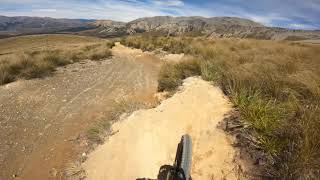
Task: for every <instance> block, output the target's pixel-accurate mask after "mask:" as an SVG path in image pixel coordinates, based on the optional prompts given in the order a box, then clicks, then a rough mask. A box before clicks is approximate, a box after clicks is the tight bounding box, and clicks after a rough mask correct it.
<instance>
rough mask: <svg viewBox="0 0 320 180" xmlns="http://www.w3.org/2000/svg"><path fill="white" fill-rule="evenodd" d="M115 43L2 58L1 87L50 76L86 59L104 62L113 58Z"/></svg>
mask: <svg viewBox="0 0 320 180" xmlns="http://www.w3.org/2000/svg"><path fill="white" fill-rule="evenodd" d="M113 45H114V43H113V42H104V43H93V44H92V43H91V44H89V45H79V46H77V47H61V48H56V49H50V50H49V49H43V50H28V51H24V52H18V53H15V54H13V55H11V56H5V57H1V56H0V85H2V84H6V83H10V82H12V81H15V80H17V79H21V78H24V79H31V78H39V77H44V76H47V75H50V74H51V73H52V72H53V71H54V70H55V68H56V67H59V66H65V65H67V64H71V63H74V62H78V61H81V60H84V59H90V60H94V61H97V60H102V59H105V58H109V57H111V56H112V53H111V50H110V48H111V47H113Z"/></svg>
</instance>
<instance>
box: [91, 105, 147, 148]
mask: <svg viewBox="0 0 320 180" xmlns="http://www.w3.org/2000/svg"><path fill="white" fill-rule="evenodd" d="M113 105H114V107H112V108H111V109H110V110H109V111H108V112H107V113H106V117H105V118H104V119H103V120H102V121H100V122H98V123H97V124H95V125H94V126H93V127H91V128H90V129H89V130H88V131H87V133H86V136H87V138H88V140H89V142H90V143H93V144H101V143H103V141H104V138H105V137H106V136H107V135H109V134H111V133H113V132H111V125H112V124H113V123H114V122H115V121H117V120H119V118H120V117H121V116H122V115H126V114H131V113H133V112H134V111H136V110H138V109H141V108H147V107H149V105H147V104H145V103H143V102H138V101H134V100H124V99H123V100H120V101H115V102H114V103H113Z"/></svg>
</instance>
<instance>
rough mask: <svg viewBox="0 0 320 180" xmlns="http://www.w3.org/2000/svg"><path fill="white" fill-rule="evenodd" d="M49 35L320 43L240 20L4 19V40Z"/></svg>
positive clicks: (304, 34) (313, 33) (315, 34)
mask: <svg viewBox="0 0 320 180" xmlns="http://www.w3.org/2000/svg"><path fill="white" fill-rule="evenodd" d="M48 33H67V34H79V35H90V36H98V37H121V36H124V35H133V34H138V33H153V34H159V35H165V36H179V35H191V36H200V35H201V36H208V37H239V38H256V39H271V40H308V39H320V31H319V30H290V29H285V28H278V27H267V26H264V25H262V24H260V23H257V22H254V21H252V20H249V19H243V18H237V17H212V18H205V17H199V16H193V17H171V16H156V17H146V18H139V19H136V20H133V21H130V22H127V23H125V22H117V21H112V20H86V19H55V18H49V17H44V18H42V17H24V16H19V17H6V16H0V38H4V37H11V36H19V35H26V34H48Z"/></svg>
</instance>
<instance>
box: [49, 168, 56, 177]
mask: <svg viewBox="0 0 320 180" xmlns="http://www.w3.org/2000/svg"><path fill="white" fill-rule="evenodd" d="M50 174H51V176H52V177H56V176H57V174H58V171H57V170H56V169H55V168H52V169H51V170H50Z"/></svg>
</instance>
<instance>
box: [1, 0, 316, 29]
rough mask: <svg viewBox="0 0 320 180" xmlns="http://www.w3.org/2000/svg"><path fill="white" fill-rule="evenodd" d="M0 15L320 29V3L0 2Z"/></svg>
mask: <svg viewBox="0 0 320 180" xmlns="http://www.w3.org/2000/svg"><path fill="white" fill-rule="evenodd" d="M0 15H5V16H40V17H54V18H80V19H111V20H117V21H130V20H134V19H136V18H140V17H146V16H163V15H170V16H204V17H213V16H236V17H243V18H248V19H251V20H254V21H256V22H260V23H262V24H264V25H267V26H279V27H286V28H291V29H320V0H0Z"/></svg>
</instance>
